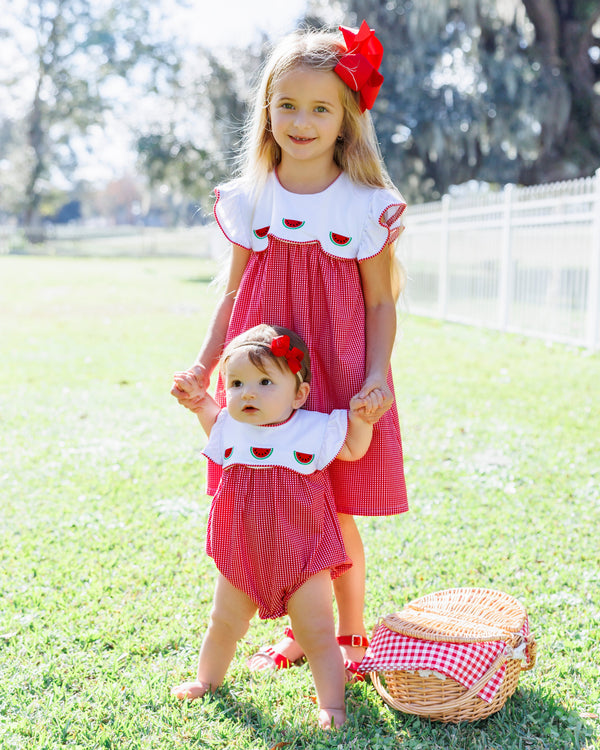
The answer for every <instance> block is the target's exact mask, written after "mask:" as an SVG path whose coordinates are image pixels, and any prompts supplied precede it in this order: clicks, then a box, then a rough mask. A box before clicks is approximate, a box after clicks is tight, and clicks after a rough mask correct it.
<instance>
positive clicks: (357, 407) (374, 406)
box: [350, 388, 385, 424]
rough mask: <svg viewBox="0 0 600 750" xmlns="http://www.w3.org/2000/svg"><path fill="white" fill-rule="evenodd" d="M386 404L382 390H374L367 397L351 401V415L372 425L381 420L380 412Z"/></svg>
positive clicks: (359, 397)
mask: <svg viewBox="0 0 600 750" xmlns="http://www.w3.org/2000/svg"><path fill="white" fill-rule="evenodd" d="M384 403H385V394H384V393H383V391H382V390H381V389H380V388H374V389H373V390H372V391H369V393H367V394H366V395H365V396H360V395H357V396H354V397H353V398H352V399H350V415H351V416H355V417H358V418H359V419H362V420H363V421H364V422H368V423H369V424H372V423H373V422H374V421H376V419H374V417H376V418H377V419H378V418H379V416H380V414H379V412H380V411H381V409H382V408H383V406H384Z"/></svg>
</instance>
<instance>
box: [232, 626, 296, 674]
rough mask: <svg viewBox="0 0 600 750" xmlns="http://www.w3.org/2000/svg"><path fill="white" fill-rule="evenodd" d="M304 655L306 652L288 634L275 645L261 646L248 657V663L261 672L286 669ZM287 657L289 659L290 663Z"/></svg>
mask: <svg viewBox="0 0 600 750" xmlns="http://www.w3.org/2000/svg"><path fill="white" fill-rule="evenodd" d="M303 656H304V652H303V651H302V649H301V648H300V646H299V645H298V644H297V643H296V641H295V640H294V639H293V638H290V637H289V636H287V635H286V636H285V637H283V638H282V639H281V640H280V641H279V642H278V643H276V644H275V645H274V646H267V647H265V648H261V650H260V651H257V652H256V653H255V654H253V655H252V656H251V657H250V658H249V659H248V661H247V662H246V664H247V665H248V668H249V669H250V671H252V672H259V671H260V670H263V669H284V668H286V667H287V666H291V665H292V664H293V663H294V662H296V661H298V660H299V659H301V658H302V657H303ZM286 659H288V660H289V662H290V664H289V665H288V664H287V662H286V661H285V660H286Z"/></svg>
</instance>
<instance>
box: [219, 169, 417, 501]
mask: <svg viewBox="0 0 600 750" xmlns="http://www.w3.org/2000/svg"><path fill="white" fill-rule="evenodd" d="M215 194H216V197H217V200H216V203H215V207H214V213H215V217H216V219H217V222H218V224H219V226H220V228H221V230H222V231H223V233H224V234H225V236H226V237H227V239H228V240H229V241H230V242H233V243H235V244H237V245H240V246H242V247H245V248H247V249H251V250H252V251H253V252H252V254H251V256H250V260H249V261H248V265H247V266H246V269H245V271H244V275H243V278H242V282H241V284H240V287H239V289H238V294H237V297H236V300H235V304H234V307H233V312H232V316H231V321H230V324H229V329H228V332H227V337H226V343H228V342H229V341H230V340H231V339H232V338H234V337H235V336H237V335H238V334H240V333H242V332H243V331H245V330H247V329H248V328H251V327H253V326H255V325H258V324H259V323H267V324H270V325H281V326H285V327H286V328H290V329H292V330H294V331H296V332H297V333H299V334H300V336H302V338H303V339H304V340H305V342H306V344H307V346H308V349H309V352H310V356H311V365H312V382H311V391H310V395H309V398H308V401H307V402H306V408H307V409H310V410H314V411H320V412H324V413H330V412H331V411H332V410H333V409H347V408H348V405H349V402H350V399H351V398H352V396H354V395H355V394H356V393H358V391H359V390H360V388H361V386H362V383H363V382H364V377H365V306H364V297H363V292H362V285H361V279H360V272H359V264H360V263H361V262H362V261H363V260H365V259H367V258H370V257H372V256H374V255H377V254H378V253H380V252H381V251H382V250H383V248H384V247H385V246H386V245H387V243H389V242H391V241H393V240H394V239H395V238H396V237H397V235H398V232H399V228H400V226H401V215H402V213H403V211H404V209H405V208H406V204H405V203H404V202H403V201H402V199H401V198H400V197H399V196H398V195H397V194H395V193H393V192H391V191H389V190H386V189H383V188H372V187H368V186H365V185H358V184H356V183H353V182H352V181H351V180H350V179H349V178H348V177H347V176H346V174H345V173H342V174H340V176H339V177H338V178H337V179H336V180H335V181H334V182H333V183H332V184H331V185H330V186H329V187H328V188H326V189H325V190H324V191H322V192H320V193H314V194H308V195H302V194H297V193H290V192H289V191H287V190H285V188H284V187H283V186H282V185H281V183H280V182H279V180H278V179H277V176H276V174H275V172H272V173H271V174H270V175H269V178H268V180H267V182H266V184H265V185H264V187H263V188H262V190H261V191H260V193H259V194H258V195H256V194H253V191H252V189H251V188H250V187H249V186H248V185H246V184H245V183H243V182H242V181H241V180H235V181H232V182H229V183H227V184H225V185H222V186H221V187H219V188H217V189H216V190H215ZM388 384H389V386H390V388H391V389H392V393H393V384H392V374H391V369H390V372H389V373H388ZM216 398H217V401H218V402H219V403H220V404H221V405H224V403H225V399H224V394H223V387H222V383H221V381H220V380H219V382H218V385H217V392H216ZM328 472H329V475H330V479H331V484H332V486H333V491H334V496H335V504H336V508H337V511H338V513H346V514H349V515H359V516H380V515H393V514H397V513H403V512H404V511H406V510H408V503H407V498H406V485H405V481H404V469H403V463H402V443H401V438H400V426H399V423H398V412H397V410H396V405H395V404H394V405H393V407H392V408H391V409H390V410H389V411H388V412H387V413H386V414H385V415H384V416H383V417H382V418H381V419H380V420H379V422H377V424H376V425H375V429H374V434H373V440H372V443H371V447H370V448H369V451H368V452H367V454H366V455H365V456H364V457H363V458H361V459H360V460H359V461H351V462H344V461H334V462H333V463H332V464H331V465H330V466H329V468H328ZM219 473H220V467H218V466H215V465H214V464H212V463H211V462H209V466H208V492H209V493H211V494H212V493H214V491H215V489H216V486H217V484H218V477H219Z"/></svg>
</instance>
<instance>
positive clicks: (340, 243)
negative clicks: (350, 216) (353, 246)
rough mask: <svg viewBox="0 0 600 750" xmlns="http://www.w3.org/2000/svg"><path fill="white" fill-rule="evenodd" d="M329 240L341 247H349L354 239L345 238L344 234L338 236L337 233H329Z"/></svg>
mask: <svg viewBox="0 0 600 750" xmlns="http://www.w3.org/2000/svg"><path fill="white" fill-rule="evenodd" d="M329 239H330V240H331V241H332V242H333V244H334V245H338V246H339V247H343V246H344V245H348V244H349V243H350V242H351V241H352V237H344V235H343V234H336V233H335V232H329Z"/></svg>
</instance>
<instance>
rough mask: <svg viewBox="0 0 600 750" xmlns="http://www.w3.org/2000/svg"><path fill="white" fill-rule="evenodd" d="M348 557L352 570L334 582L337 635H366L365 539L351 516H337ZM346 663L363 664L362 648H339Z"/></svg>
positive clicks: (363, 651) (363, 652)
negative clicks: (361, 662)
mask: <svg viewBox="0 0 600 750" xmlns="http://www.w3.org/2000/svg"><path fill="white" fill-rule="evenodd" d="M338 519H339V522H340V528H341V530H342V537H343V539H344V546H345V547H346V554H347V555H348V557H349V558H350V559H351V560H352V567H351V568H350V570H348V571H346V572H345V573H344V574H343V575H341V576H339V577H338V578H336V579H335V581H334V582H333V590H334V593H335V600H336V603H337V608H338V627H337V635H363V636H364V635H366V630H365V622H364V606H365V576H366V568H365V551H364V548H363V543H362V539H361V538H360V533H359V531H358V527H357V525H356V521H355V520H354V518H353V517H352V516H347V515H345V514H338ZM340 648H341V649H342V653H343V655H344V658H345V659H348V660H349V661H355V662H360V661H361V660H362V658H363V656H364V655H365V649H364V648H363V647H360V646H359V647H355V646H354V647H353V646H340Z"/></svg>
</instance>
